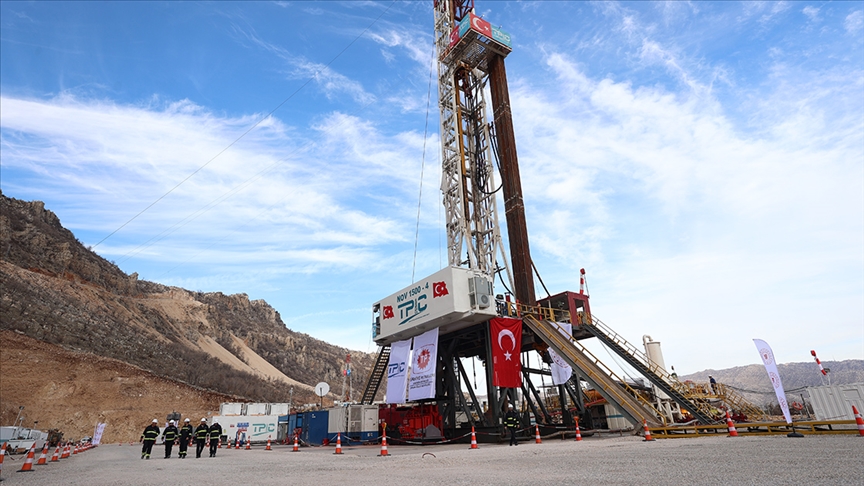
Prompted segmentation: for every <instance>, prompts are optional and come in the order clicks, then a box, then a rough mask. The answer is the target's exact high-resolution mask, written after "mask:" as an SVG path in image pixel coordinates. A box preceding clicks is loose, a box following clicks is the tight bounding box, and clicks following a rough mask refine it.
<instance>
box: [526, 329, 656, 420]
mask: <svg viewBox="0 0 864 486" xmlns="http://www.w3.org/2000/svg"><path fill="white" fill-rule="evenodd" d="M525 318H526V319H531V320H533V321H535V325H537V326H538V327H542V325H543V323H542V322H541V321H539V320H538V319H537V318H536V317H534V316H533V315H530V314H529V315H526V316H525ZM544 321H545V322H546V323H548V324H549V325H550V326H552V325H554V326H555V328H556V329H555V332H554V333H549V334H550V335H549V336H547V337H548V338H549V339H551V340H553V341H556V344H557V345H558V346H559V347H560V348H561V349H566V348H565V347H564V346H563V344H564V343H569V344H570V345H571V346H573V347H574V348H576V350H578V351H579V352H581V353H582V354H583V355H585V357H587V358H589V359H590V360H592V362H593V364H594V365H595V366H597V367H598V368H600V370H601V371H603V372H604V373H606V375H607V376H606V378H612V379H613V380H616V381H617V382H619V383H620V384H621V385H622V387H623V388H624V389H625V390H626V391H627V392H629V393H628V394H629V395H632V398H633V399H635V400H637V401H638V402H639V403H640V405H642V406H643V407H645V408H647V409H648V411H651V412H653V413H654V415H655V416H656V417H657V418H659V419H660V420H661V421H662V422H663V423H664V424H666V423H667V422H666V417H665V416H664V415H663V414H662V413H661V412H660V411H659V410H657V408H655V407H654V404H652V403H651V402H650V401H648V400H646V399H645V398H644V397H643V396H642V395H641V394H639V392H637V391H636V390H634V389H633V388H632V387H631V386H630V385H628V384H627V382H626V381H624V380H623V379H621V378H620V377H619V376H618V375H616V374H615V372H614V371H612V370H611V369H610V368H609V367H608V366H606V365H605V364H604V363H603V362H602V361H600V360H599V359H598V358H597V357H596V356H594V354H593V353H591V352H590V351H588V349H587V348H585V347H584V346H582V344H580V343H579V341H577V340H575V339H573V337H572V336H568V337H567V338H566V341H565V336H564V334H563V333H561V332H560V331H559V329H562V328H561V326H560V325H559V324H558V323H557V322H555V321H547V320H544ZM583 371H585V372H586V373H588V371H586V370H583ZM590 374H591V373H589V375H590ZM606 391H607V392H609V393H610V394H612V395H614V396H615V397H617V398H618V399H619V400H622V401H623V396H622V395H621V394H620V392H619V390H618V389H615V388H612V389H606Z"/></svg>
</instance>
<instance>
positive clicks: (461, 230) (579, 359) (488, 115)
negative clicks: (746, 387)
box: [362, 0, 712, 437]
mask: <svg viewBox="0 0 864 486" xmlns="http://www.w3.org/2000/svg"><path fill="white" fill-rule="evenodd" d="M434 22H435V33H434V41H435V50H436V56H437V64H438V107H439V110H440V123H441V125H440V135H441V161H442V183H441V192H442V200H443V204H444V208H445V212H446V220H445V224H446V232H447V255H448V266H447V267H446V268H444V269H442V270H440V271H438V272H436V273H435V274H433V275H430V276H429V277H427V278H425V279H421V280H418V281H417V282H415V283H414V284H412V285H411V286H409V287H406V288H405V289H402V290H400V291H399V292H397V293H395V294H393V295H391V296H389V297H387V298H385V299H382V300H381V301H379V302H376V303H375V304H374V305H373V339H374V340H375V342H376V343H377V344H378V345H379V346H380V347H379V351H378V359H377V361H376V364H375V366H374V367H373V370H372V372H371V373H370V377H369V380H368V382H367V385H366V389H365V391H364V394H363V397H362V403H370V404H371V403H372V402H373V400H374V398H375V396H376V393H377V391H378V389H379V386H380V384H381V382H382V380H383V377H384V376H385V375H388V371H387V369H388V364H389V365H390V366H391V367H392V366H393V364H392V363H389V357H390V348H391V344H393V343H396V342H400V341H402V342H404V341H405V340H408V339H411V338H413V337H415V336H418V335H420V334H422V333H424V332H427V331H428V330H430V329H438V346H437V362H436V368H437V369H436V373H435V375H434V376H435V392H434V396H432V397H430V398H427V399H424V400H420V403H421V404H422V406H424V407H428V408H429V409H431V410H433V413H434V414H435V415H436V416H437V417H439V419H440V426H439V427H438V428H439V429H441V432H442V434H443V435H444V436H446V437H457V436H460V435H461V432H462V431H464V430H465V429H466V428H470V427H477V428H479V429H480V430H483V429H486V430H489V431H494V430H500V428H501V424H502V418H503V416H504V413H505V411H506V409H507V407H508V405H511V404H514V403H520V404H522V406H521V407H520V408H521V410H522V411H523V412H524V414H523V426H527V425H528V423H529V420H530V419H529V414H532V415H533V418H534V420H535V421H536V423H538V424H542V425H543V426H548V427H552V426H553V425H554V426H556V427H559V428H560V427H565V428H566V427H570V426H572V425H573V424H574V421H575V420H578V421H579V423H580V424H581V426H582V427H583V428H589V429H590V428H591V427H592V416H591V413H590V411H589V410H588V409H586V407H585V403H586V401H589V400H586V399H585V396H584V390H585V389H586V388H591V389H593V392H592V393H593V394H594V396H599V397H602V399H605V400H606V401H607V402H608V403H610V404H614V406H615V407H617V409H618V410H619V411H620V412H621V414H622V415H623V416H624V417H625V418H626V419H627V420H629V421H630V422H631V423H633V424H642V423H643V421H644V422H645V423H647V424H648V425H650V426H659V425H662V424H665V423H666V422H667V421H671V420H672V419H673V418H674V415H675V414H676V413H678V414H680V413H681V410H682V409H686V410H687V411H688V412H689V414H690V415H691V416H692V417H693V418H695V419H696V420H698V421H699V422H701V423H711V422H712V418H711V417H710V416H709V415H708V414H707V401H701V402H700V400H696V399H694V397H693V395H692V394H690V393H689V391H688V390H687V389H686V388H685V387H683V385H682V384H680V383H678V382H677V380H676V379H675V378H674V377H671V376H670V375H668V374H667V373H666V371H665V369H664V367H663V366H662V364H658V363H657V362H656V360H652V359H651V358H650V357H649V356H648V355H647V351H646V353H643V352H641V351H640V350H639V349H638V348H636V347H635V346H633V345H631V344H629V343H628V342H627V341H625V340H624V339H623V338H621V337H620V336H619V335H618V334H617V333H615V332H614V331H612V330H611V329H609V328H608V327H607V326H606V325H605V324H603V323H602V322H601V321H599V320H598V319H596V318H595V317H593V316H592V315H591V311H590V305H589V297H588V294H587V293H586V292H585V291H584V287H583V286H582V285H581V284H582V283H584V276H585V275H584V270H582V271H581V274H580V276H579V278H580V291H579V292H570V291H567V292H562V293H559V294H556V295H548V292H547V296H546V297H545V298H542V299H537V297H536V295H535V290H534V274H535V270H536V269H535V268H534V265H533V263H532V261H531V253H530V248H529V244H528V230H527V223H526V218H525V211H524V204H523V197H522V187H521V179H520V175H519V164H518V158H517V151H516V138H515V135H514V130H513V122H512V116H511V107H510V95H509V90H508V86H507V72H506V69H505V64H504V60H505V58H506V57H507V55H508V54H509V53H510V52H511V50H512V42H511V38H510V35H509V34H508V33H507V32H506V31H504V30H503V29H501V28H500V27H497V26H495V25H493V24H491V23H490V22H489V21H487V20H485V19H483V18H481V17H479V16H477V15H476V13H475V11H474V1H473V0H435V1H434ZM487 93H488V94H489V98H491V99H487ZM490 102H491V106H490V105H489V103H490ZM490 108H491V110H490ZM496 166H497V169H498V174H499V175H500V180H501V182H500V184H498V183H497V182H496V177H495V173H496V171H495V168H496ZM499 191H500V192H501V196H502V200H503V202H504V214H505V217H506V221H507V236H508V246H509V250H510V251H509V255H507V254H505V251H504V245H503V241H502V236H501V229H500V225H499V223H498V207H497V206H498V203H497V200H496V196H497V195H498V192H499ZM496 281H497V282H498V284H500V285H501V287H503V288H504V289H505V292H502V293H501V294H498V295H496V294H495V292H494V291H493V288H494V286H495V282H496ZM504 294H506V296H505V295H504ZM511 297H512V299H511ZM497 317H507V318H511V319H514V318H515V319H518V320H520V321H521V347H520V349H519V350H518V356H520V357H523V363H524V356H525V355H526V354H528V353H532V352H536V353H538V354H539V355H540V356H541V357H542V359H543V360H544V361H545V362H547V363H549V362H551V358H550V356H551V355H552V354H550V352H549V351H550V350H551V351H554V355H555V356H556V357H557V358H558V359H560V360H562V361H563V362H565V363H566V364H568V365H569V366H570V367H571V368H572V371H573V373H572V377H571V378H570V380H568V381H567V382H565V383H562V384H559V385H557V387H558V389H557V394H558V400H557V403H555V404H554V409H553V407H552V406H550V405H549V404H548V402H547V401H546V400H544V399H543V398H542V397H541V394H540V393H539V391H538V390H537V389H536V388H535V385H534V383H533V381H532V379H531V378H532V376H535V375H537V374H544V373H545V375H546V376H548V375H549V372H548V371H544V370H542V369H532V368H530V367H528V366H525V365H524V364H522V366H521V371H520V372H521V375H522V379H521V384H520V385H519V386H515V387H508V388H503V387H496V386H494V385H493V383H494V382H495V380H494V379H493V373H494V370H493V346H494V345H495V343H496V339H495V338H494V337H492V336H491V335H490V321H491V320H492V319H495V318H497ZM565 325H566V327H565ZM565 328H566V329H568V332H564V331H563V330H564V329H565ZM590 337H596V338H598V339H599V340H600V341H601V342H602V343H603V344H604V345H605V346H607V347H608V348H609V349H611V350H613V351H614V352H616V353H617V354H618V355H619V356H621V357H622V358H624V359H625V361H627V362H628V364H630V365H631V366H632V367H634V368H635V369H636V370H637V371H638V372H639V373H640V374H642V375H643V376H644V377H646V378H647V379H648V381H650V383H651V385H652V386H653V391H654V393H653V396H652V393H646V392H645V391H644V390H636V389H634V387H632V386H630V385H629V384H628V383H627V381H626V380H625V379H622V378H621V377H619V376H617V375H616V374H615V373H614V372H613V371H612V370H611V369H610V368H608V367H606V366H605V365H604V364H603V363H602V362H601V361H600V360H599V359H597V358H596V357H595V356H593V355H592V354H591V353H590V351H589V350H588V349H587V348H585V347H584V346H583V345H582V344H581V343H580V342H579V341H580V340H582V339H585V338H590ZM497 343H498V344H499V345H500V343H501V337H500V336H498V339H497ZM415 351H416V350H415ZM463 358H476V359H479V360H480V361H481V362H482V363H483V365H484V368H485V376H486V387H487V388H486V397H487V401H488V407H483V405H482V404H481V402H479V401H478V397H477V396H476V395H475V392H474V390H473V389H472V388H471V387H470V386H469V387H467V395H468V396H467V397H466V396H465V393H463V391H462V383H470V380H469V375H468V372H467V370H466V369H465V366H463V363H462V361H461V359H463ZM583 384H585V386H583ZM658 396H659V397H662V399H658V398H657V397H658ZM568 402H569V403H568Z"/></svg>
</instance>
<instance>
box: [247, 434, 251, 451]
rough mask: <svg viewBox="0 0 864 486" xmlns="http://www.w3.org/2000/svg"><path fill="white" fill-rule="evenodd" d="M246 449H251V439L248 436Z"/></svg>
mask: <svg viewBox="0 0 864 486" xmlns="http://www.w3.org/2000/svg"><path fill="white" fill-rule="evenodd" d="M246 450H247V451H251V450H252V439H250V438H248V437H247V438H246Z"/></svg>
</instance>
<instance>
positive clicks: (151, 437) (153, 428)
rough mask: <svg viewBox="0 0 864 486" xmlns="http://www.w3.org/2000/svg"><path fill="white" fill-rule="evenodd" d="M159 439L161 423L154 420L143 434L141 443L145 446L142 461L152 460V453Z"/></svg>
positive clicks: (142, 451) (142, 448) (142, 450)
mask: <svg viewBox="0 0 864 486" xmlns="http://www.w3.org/2000/svg"><path fill="white" fill-rule="evenodd" d="M157 437H159V421H158V420H156V419H153V422H151V423H150V425H148V426H147V427H146V428H145V429H144V432H142V433H141V442H142V443H143V444H144V445H143V446H142V447H141V459H150V451H152V450H153V444H155V443H156V438H157Z"/></svg>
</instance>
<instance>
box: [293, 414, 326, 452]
mask: <svg viewBox="0 0 864 486" xmlns="http://www.w3.org/2000/svg"><path fill="white" fill-rule="evenodd" d="M328 415H329V413H328V412H327V410H320V411H317V412H305V413H303V414H302V416H303V419H302V425H300V426H298V427H302V428H303V433H302V435H301V438H302V439H303V441H304V442H307V443H309V444H315V445H319V444H323V443H324V439H329V437H328V434H327V425H328V422H327V420H328ZM298 420H299V419H298Z"/></svg>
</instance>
